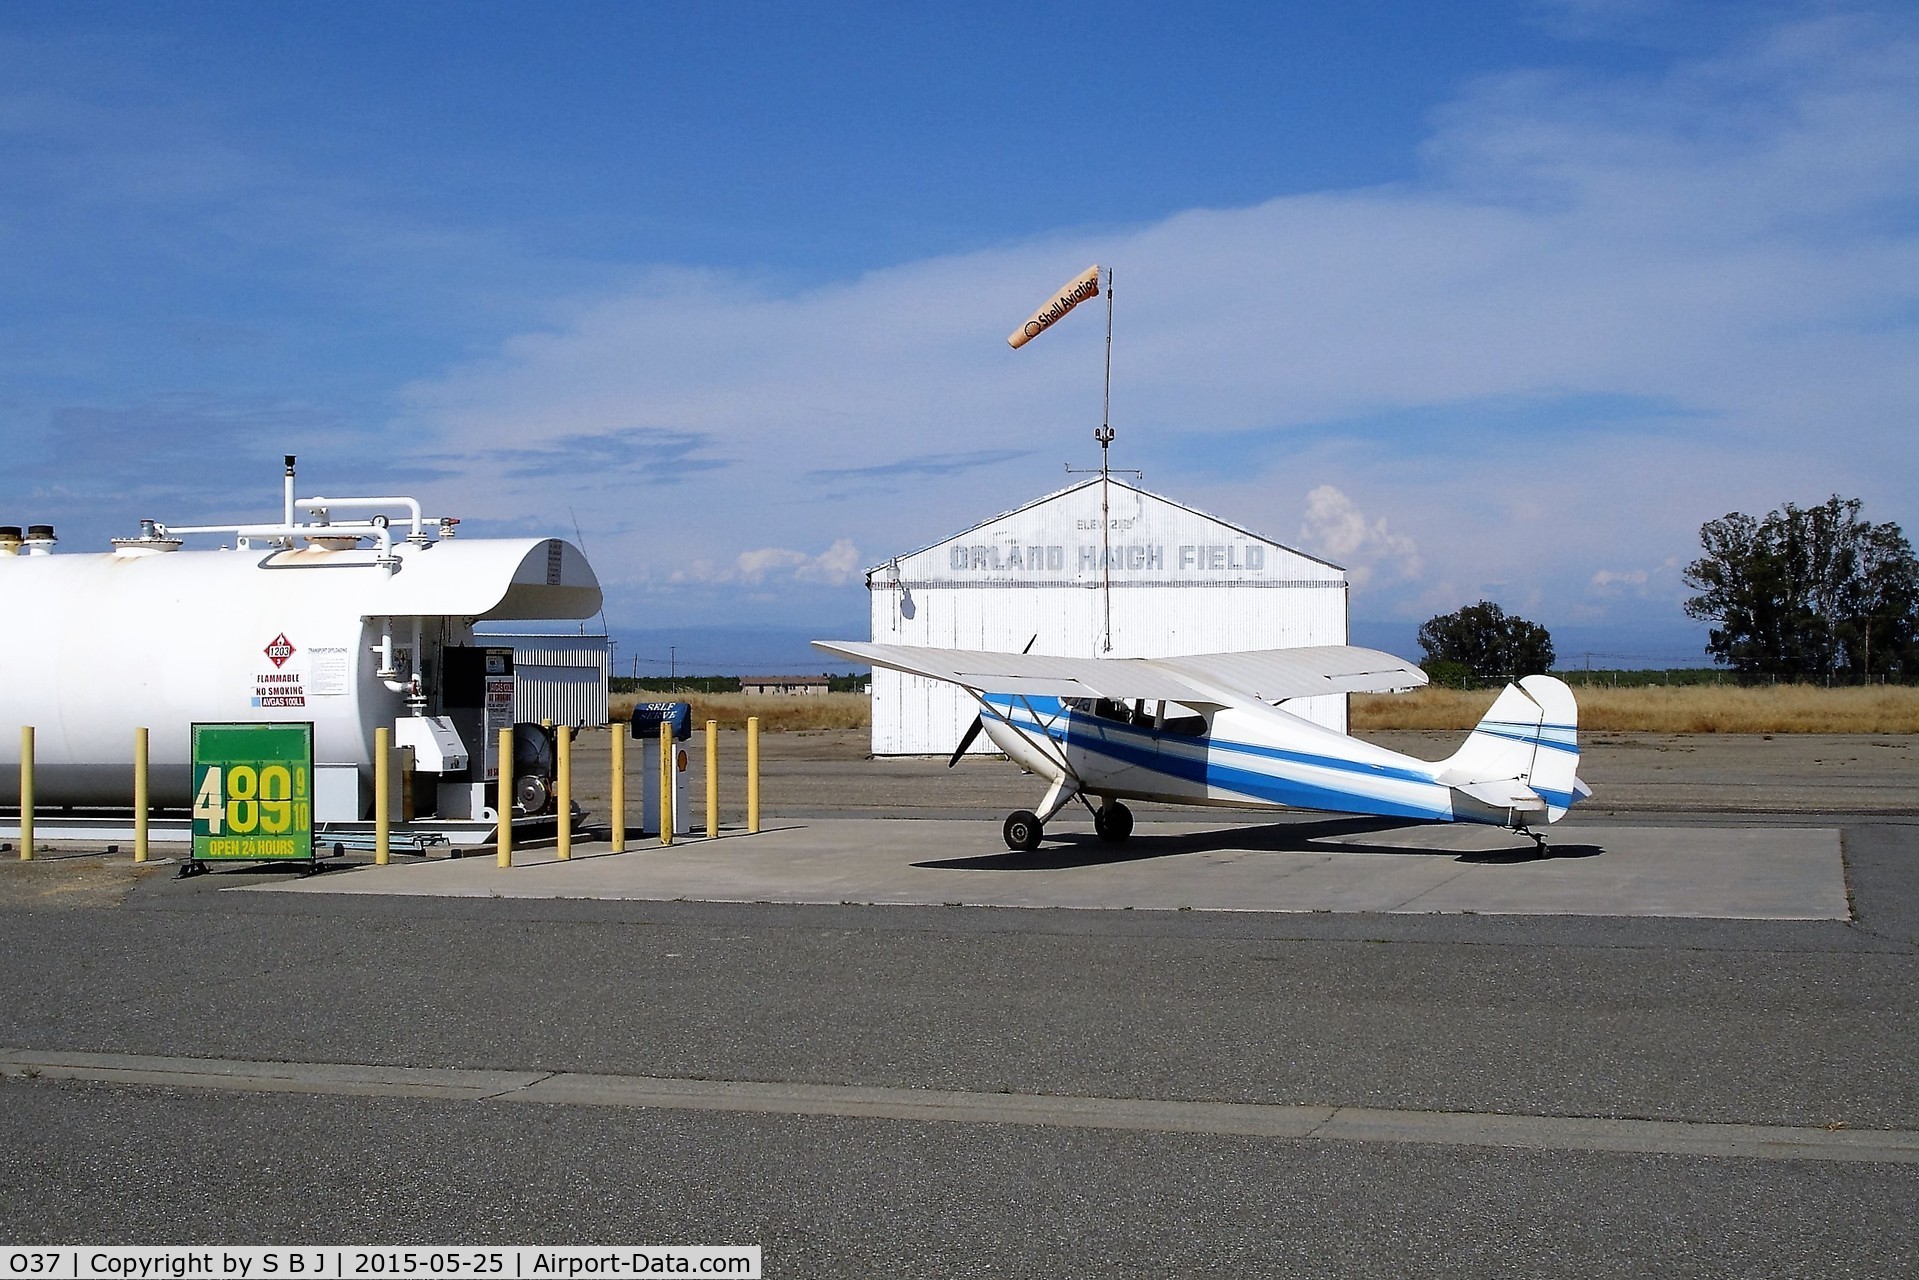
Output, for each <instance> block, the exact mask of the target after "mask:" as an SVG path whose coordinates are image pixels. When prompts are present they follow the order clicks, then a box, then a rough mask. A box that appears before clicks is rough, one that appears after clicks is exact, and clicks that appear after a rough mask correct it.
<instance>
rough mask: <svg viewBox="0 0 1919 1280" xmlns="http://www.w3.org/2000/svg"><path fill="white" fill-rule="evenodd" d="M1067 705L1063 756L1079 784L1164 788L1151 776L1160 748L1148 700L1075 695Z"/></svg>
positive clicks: (1100, 788) (1107, 789)
mask: <svg viewBox="0 0 1919 1280" xmlns="http://www.w3.org/2000/svg"><path fill="white" fill-rule="evenodd" d="M1067 705H1068V707H1069V708H1070V709H1071V711H1072V713H1073V716H1072V722H1071V724H1070V725H1069V726H1068V731H1067V737H1066V756H1067V760H1068V761H1069V762H1070V763H1071V764H1072V766H1073V772H1074V773H1075V774H1077V775H1078V777H1079V779H1080V783H1081V789H1082V790H1084V791H1088V792H1091V793H1093V794H1095V795H1100V794H1106V793H1112V794H1120V793H1127V794H1150V793H1152V792H1154V791H1158V790H1163V788H1161V787H1159V786H1158V785H1156V782H1155V778H1156V775H1157V772H1158V769H1157V766H1158V762H1159V761H1158V757H1159V748H1158V745H1157V743H1156V741H1155V734H1154V732H1153V721H1152V716H1151V704H1150V703H1148V704H1134V703H1122V702H1114V701H1111V700H1110V699H1107V698H1097V699H1095V698H1074V699H1070V700H1068V703H1067Z"/></svg>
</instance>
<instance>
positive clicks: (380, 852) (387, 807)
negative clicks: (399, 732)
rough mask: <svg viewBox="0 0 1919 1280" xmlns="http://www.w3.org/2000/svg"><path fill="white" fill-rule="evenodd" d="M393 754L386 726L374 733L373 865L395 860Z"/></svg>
mask: <svg viewBox="0 0 1919 1280" xmlns="http://www.w3.org/2000/svg"><path fill="white" fill-rule="evenodd" d="M392 754H393V730H391V729H389V728H388V727H387V726H385V725H381V726H380V727H379V728H377V729H375V730H374V731H373V865H374V866H376V867H384V866H385V865H386V864H387V863H388V862H390V861H392V859H393V852H392V840H393V777H392V772H391V771H392V764H391V762H390V761H389V759H388V757H389V756H391V755H392Z"/></svg>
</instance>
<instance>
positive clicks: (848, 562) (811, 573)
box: [669, 538, 863, 586]
mask: <svg viewBox="0 0 1919 1280" xmlns="http://www.w3.org/2000/svg"><path fill="white" fill-rule="evenodd" d="M862 568H863V566H862V564H861V562H860V553H859V548H858V547H856V546H854V545H853V543H852V542H851V541H849V540H848V539H845V538H841V539H839V540H838V541H836V542H834V543H833V545H832V546H830V547H828V548H827V549H826V550H824V551H822V552H820V553H819V554H818V555H808V554H807V553H806V552H804V551H795V550H793V549H792V548H790V547H755V548H754V549H753V550H751V551H742V552H740V554H739V555H738V556H737V557H735V558H734V560H733V562H732V563H731V564H729V565H724V566H715V565H713V564H711V563H710V562H707V561H694V562H693V563H692V564H691V565H690V566H688V567H687V568H684V569H681V570H678V571H676V572H674V573H673V574H672V575H671V577H670V579H669V581H672V582H676V583H711V584H723V583H748V584H751V585H755V586H757V585H759V584H761V583H763V582H765V581H766V580H767V579H769V578H774V579H790V580H792V581H795V582H811V583H819V584H822V585H825V586H845V585H846V584H848V583H850V582H853V581H856V580H858V579H860V578H861V576H862V574H861V569H862Z"/></svg>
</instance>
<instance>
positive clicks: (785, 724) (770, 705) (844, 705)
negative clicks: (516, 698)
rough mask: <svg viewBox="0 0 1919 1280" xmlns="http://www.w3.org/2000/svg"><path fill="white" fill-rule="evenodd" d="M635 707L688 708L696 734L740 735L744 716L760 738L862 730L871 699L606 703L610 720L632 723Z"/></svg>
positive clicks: (623, 699) (670, 698)
mask: <svg viewBox="0 0 1919 1280" xmlns="http://www.w3.org/2000/svg"><path fill="white" fill-rule="evenodd" d="M636 702H690V703H692V704H693V727H694V730H695V731H696V732H697V731H698V730H699V728H700V726H702V725H704V724H705V723H706V722H707V721H708V720H717V721H719V722H720V728H722V729H744V728H745V727H746V720H747V717H748V716H758V717H759V718H760V729H761V731H762V732H764V733H780V732H783V731H786V730H789V729H864V728H866V727H867V726H868V725H869V724H871V723H872V719H873V710H872V699H870V698H868V697H867V696H866V695H865V694H863V693H828V694H821V695H818V696H809V697H781V696H779V695H777V694H746V693H699V692H694V691H691V690H688V691H684V692H680V693H645V694H636V693H616V694H614V695H613V697H612V699H611V700H610V704H609V705H610V708H611V714H612V716H613V718H614V719H615V720H631V719H632V718H633V704H634V703H636Z"/></svg>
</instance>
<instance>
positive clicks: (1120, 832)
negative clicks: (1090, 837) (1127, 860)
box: [1093, 800, 1133, 844]
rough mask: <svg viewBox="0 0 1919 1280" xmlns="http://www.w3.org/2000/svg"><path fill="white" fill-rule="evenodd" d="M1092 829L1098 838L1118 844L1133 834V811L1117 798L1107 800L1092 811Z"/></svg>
mask: <svg viewBox="0 0 1919 1280" xmlns="http://www.w3.org/2000/svg"><path fill="white" fill-rule="evenodd" d="M1093 830H1094V831H1096V832H1098V833H1099V838H1100V839H1102V840H1105V841H1107V842H1109V843H1111V844H1118V843H1119V842H1120V841H1122V840H1124V839H1125V838H1126V837H1127V836H1130V835H1132V834H1133V811H1132V810H1131V809H1128V808H1127V807H1126V806H1125V805H1123V804H1121V803H1120V802H1119V801H1117V800H1109V801H1107V802H1106V803H1105V804H1103V805H1101V806H1100V807H1099V808H1097V809H1095V810H1094V811H1093Z"/></svg>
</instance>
